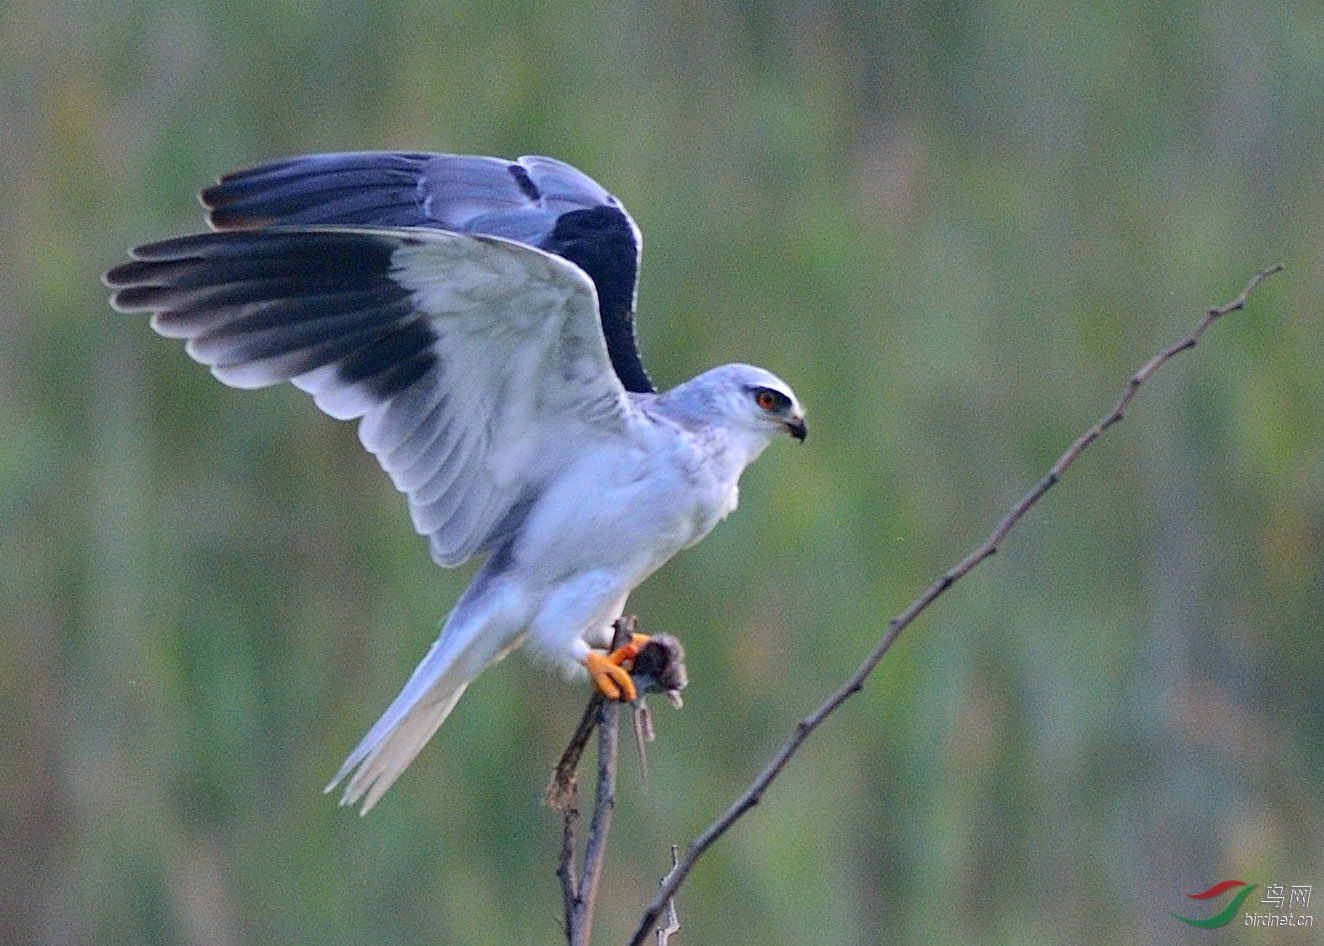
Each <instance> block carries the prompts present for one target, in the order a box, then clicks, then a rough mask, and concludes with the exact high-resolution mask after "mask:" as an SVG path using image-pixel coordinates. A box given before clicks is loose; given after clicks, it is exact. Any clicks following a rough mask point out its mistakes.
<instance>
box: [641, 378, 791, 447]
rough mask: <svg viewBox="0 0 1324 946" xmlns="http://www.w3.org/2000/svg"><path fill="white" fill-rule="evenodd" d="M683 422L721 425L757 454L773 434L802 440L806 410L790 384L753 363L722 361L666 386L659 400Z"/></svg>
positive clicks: (730, 434)
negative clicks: (675, 385) (668, 389)
mask: <svg viewBox="0 0 1324 946" xmlns="http://www.w3.org/2000/svg"><path fill="white" fill-rule="evenodd" d="M660 400H661V401H664V402H666V408H667V412H668V413H669V414H671V415H672V416H674V417H676V418H677V419H678V420H681V421H682V422H688V423H693V424H699V425H703V426H712V427H719V428H721V429H722V430H724V431H725V432H726V434H727V435H728V436H730V437H733V438H735V439H737V440H739V441H740V442H741V443H742V444H743V445H744V446H745V449H746V451H747V452H748V454H749V459H751V460H752V459H753V458H754V457H755V456H757V455H758V454H759V453H761V452H762V451H763V448H764V447H766V446H767V445H768V443H769V442H770V441H771V440H772V438H773V437H775V436H777V435H778V434H781V433H787V434H790V435H791V436H792V437H794V438H795V439H796V440H804V439H805V433H806V427H805V412H804V408H803V407H802V406H801V405H800V401H799V399H798V398H796V396H795V392H794V391H792V390H791V386H790V385H789V384H787V383H786V382H785V381H783V380H782V379H781V378H779V377H777V376H776V375H775V374H773V373H772V372H770V371H765V370H764V369H762V368H756V367H754V366H753V365H740V364H735V365H722V366H721V367H720V368H713V369H712V370H711V371H705V372H704V373H703V374H701V375H699V376H698V377H697V378H693V379H692V380H690V381H687V382H686V383H684V384H682V385H679V386H678V387H675V388H673V389H672V390H670V391H668V392H667V393H666V394H665V395H663V396H662V398H661V399H660Z"/></svg>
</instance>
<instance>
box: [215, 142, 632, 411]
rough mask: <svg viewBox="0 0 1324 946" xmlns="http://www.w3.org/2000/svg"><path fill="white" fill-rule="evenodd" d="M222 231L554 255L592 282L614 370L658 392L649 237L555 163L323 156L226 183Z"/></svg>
mask: <svg viewBox="0 0 1324 946" xmlns="http://www.w3.org/2000/svg"><path fill="white" fill-rule="evenodd" d="M202 202H203V204H204V206H206V208H207V210H208V215H207V222H208V223H209V224H211V226H212V227H214V228H216V229H217V230H234V229H248V228H257V227H267V226H273V225H277V226H289V225H306V224H358V225H362V226H374V227H431V228H437V229H444V230H451V231H454V232H457V233H485V234H489V235H491V236H499V237H504V238H506V239H508V240H514V241H516V242H518V243H524V244H527V245H529V246H534V247H537V248H538V249H541V250H546V251H547V252H548V253H553V254H555V255H556V256H560V257H562V258H564V259H568V260H570V261H571V262H572V263H574V264H575V265H576V266H578V267H579V268H580V269H582V270H583V271H584V272H586V273H588V275H589V278H590V279H592V280H593V283H594V285H595V286H596V287H597V291H598V302H599V306H600V308H601V320H602V333H603V335H604V336H605V338H606V341H607V350H608V352H609V353H610V355H611V363H612V367H613V369H614V370H615V371H616V375H617V377H619V378H620V380H621V384H623V385H624V386H625V388H626V390H628V391H636V392H652V391H653V384H652V382H651V381H650V380H649V378H648V374H647V373H646V372H645V371H644V366H643V363H642V362H641V361H640V358H639V349H638V345H637V342H636V339H635V327H634V311H635V292H636V288H637V284H638V278H639V254H640V247H641V238H640V235H639V229H638V228H637V227H636V226H635V224H634V221H633V220H631V219H630V215H629V214H627V213H626V212H625V208H624V207H622V206H621V205H620V202H619V201H617V200H616V198H614V197H612V196H611V195H610V194H609V193H607V192H606V191H605V190H603V189H602V187H601V186H600V185H599V184H598V183H597V182H596V181H594V180H593V179H592V178H590V177H589V176H588V175H586V174H584V173H583V172H581V171H579V170H576V169H575V168H573V167H571V166H570V165H568V164H565V163H563V162H561V161H557V160H555V159H553V158H543V157H535V156H529V157H522V158H520V159H518V160H516V161H505V160H502V159H499V158H484V157H476V156H472V155H455V154H423V153H415V152H399V151H359V152H348V153H343V154H313V155H306V156H304V157H298V158H290V159H288V160H284V161H276V162H272V163H270V164H262V165H258V166H257V167H254V168H250V169H248V170H245V171H238V172H236V173H234V174H228V175H226V176H225V177H223V178H221V179H220V181H219V182H218V183H217V184H215V185H214V186H212V187H209V188H207V189H206V190H204V191H203V192H202Z"/></svg>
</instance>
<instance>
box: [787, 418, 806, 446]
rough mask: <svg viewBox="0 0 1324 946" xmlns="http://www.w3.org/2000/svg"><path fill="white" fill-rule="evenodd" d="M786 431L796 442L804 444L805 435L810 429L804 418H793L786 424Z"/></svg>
mask: <svg viewBox="0 0 1324 946" xmlns="http://www.w3.org/2000/svg"><path fill="white" fill-rule="evenodd" d="M786 431H787V433H789V434H790V435H791V436H792V437H794V438H795V439H796V440H798V441H800V442H801V443H804V440H805V435H806V434H808V433H809V428H808V427H806V426H805V421H804V418H803V417H792V418H791V419H790V420H788V421H787V422H786Z"/></svg>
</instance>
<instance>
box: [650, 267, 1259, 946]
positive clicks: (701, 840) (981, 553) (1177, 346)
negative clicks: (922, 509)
mask: <svg viewBox="0 0 1324 946" xmlns="http://www.w3.org/2000/svg"><path fill="white" fill-rule="evenodd" d="M1282 269H1283V264H1282V263H1276V264H1274V265H1273V266H1270V267H1268V268H1267V269H1263V270H1261V271H1260V272H1258V273H1256V274H1255V275H1254V276H1253V277H1252V278H1251V280H1250V282H1248V283H1247V284H1246V288H1244V289H1243V290H1241V293H1240V294H1239V295H1238V296H1237V297H1236V298H1235V299H1233V300H1232V301H1231V302H1227V303H1225V304H1223V305H1221V306H1217V307H1215V308H1212V309H1210V310H1209V311H1208V312H1207V313H1206V314H1205V317H1204V318H1203V319H1202V320H1201V322H1200V323H1199V324H1198V325H1197V326H1196V327H1195V329H1194V330H1192V331H1191V332H1190V334H1188V335H1186V336H1185V337H1183V338H1181V339H1180V340H1178V341H1177V342H1175V343H1173V344H1172V345H1169V346H1168V347H1167V348H1165V349H1163V350H1162V351H1160V352H1159V353H1158V354H1157V355H1155V356H1154V357H1153V358H1151V359H1150V360H1149V361H1147V362H1146V363H1145V364H1144V365H1143V366H1142V367H1141V368H1140V369H1139V370H1138V371H1136V373H1135V374H1133V375H1132V376H1131V378H1130V379H1129V380H1128V381H1127V385H1126V388H1125V389H1124V390H1123V392H1122V394H1121V396H1120V397H1118V399H1117V402H1116V404H1114V405H1113V407H1112V410H1110V411H1109V412H1108V413H1107V414H1105V415H1104V416H1103V417H1102V418H1100V419H1099V421H1098V422H1097V423H1095V424H1094V425H1093V426H1092V427H1090V428H1089V429H1088V430H1086V431H1085V432H1084V433H1083V434H1081V435H1080V436H1079V437H1078V438H1076V440H1075V441H1074V442H1072V444H1071V445H1070V446H1069V447H1067V449H1066V450H1065V451H1064V452H1063V453H1062V455H1061V456H1060V457H1059V458H1058V460H1057V462H1056V463H1054V464H1053V465H1052V467H1050V468H1049V470H1048V472H1047V473H1046V474H1045V475H1044V477H1043V479H1041V480H1039V482H1038V483H1036V484H1035V485H1034V486H1033V487H1032V488H1031V489H1030V491H1029V492H1028V493H1026V494H1025V495H1024V496H1023V497H1022V498H1021V499H1020V500H1019V501H1017V502H1016V503H1015V505H1013V506H1012V507H1011V509H1010V510H1008V512H1007V514H1006V515H1005V516H1003V518H1002V520H1001V521H1000V522H998V524H997V525H996V526H995V527H994V528H993V531H992V533H990V535H989V537H988V538H987V539H986V540H985V541H984V542H983V544H981V545H980V546H978V547H977V548H976V549H975V550H974V551H972V552H971V553H970V554H969V555H967V556H966V557H965V558H964V559H962V560H961V561H960V562H959V563H957V564H956V565H955V566H953V567H952V568H951V569H950V570H949V571H947V572H946V573H945V574H944V575H942V577H940V578H939V579H938V580H937V581H935V582H934V583H933V584H932V585H930V586H929V587H928V588H927V589H925V590H924V592H922V593H921V594H920V596H919V597H917V598H916V599H915V600H914V601H912V602H911V603H910V605H909V606H908V607H907V608H906V609H905V610H904V611H902V612H901V613H900V614H898V615H897V616H896V617H894V618H892V620H891V621H890V622H888V625H887V631H886V632H885V633H884V634H883V636H882V639H881V640H879V642H878V643H877V644H876V645H875V646H874V649H873V650H872V651H870V652H869V654H868V656H867V657H865V659H864V662H863V663H861V664H860V666H859V668H858V669H856V671H855V672H854V673H853V674H851V676H850V677H849V678H848V679H847V680H846V682H845V683H843V684H842V685H841V686H840V687H838V688H837V690H836V691H835V692H833V693H832V695H831V696H829V697H828V698H827V699H826V700H825V701H824V702H823V704H822V705H821V706H819V707H818V709H816V710H814V711H813V712H812V713H810V714H809V715H808V716H806V717H805V718H804V719H802V720H800V722H799V723H797V724H796V727H795V730H794V732H792V734H791V736H790V738H788V739H787V740H786V741H785V742H784V743H783V744H782V746H781V748H780V749H778V750H777V753H776V754H775V755H774V756H773V758H772V761H770V762H769V763H768V764H767V766H766V767H765V768H764V769H763V771H762V772H760V773H759V774H758V775H757V776H756V777H755V778H754V780H753V781H752V782H751V783H750V784H749V787H748V788H746V789H745V791H744V792H743V793H741V795H740V796H739V797H738V798H737V799H736V800H735V801H734V802H733V803H732V804H731V807H730V808H728V809H727V810H726V812H724V813H723V814H722V815H721V816H720V817H719V818H717V820H716V821H714V822H713V823H712V824H711V825H709V826H708V827H707V828H706V829H705V830H704V831H703V833H702V834H700V835H699V836H698V837H697V838H695V839H694V841H692V842H691V843H690V846H689V848H688V849H686V851H685V857H684V858H683V859H682V860H681V861H680V863H679V865H677V867H676V868H675V869H673V870H672V872H671V873H670V874H668V875H667V877H666V879H665V880H664V881H663V883H662V886H661V889H660V890H659V891H658V893H657V895H656V896H655V897H654V898H653V900H652V901H651V902H650V903H649V904H648V907H647V908H646V909H645V910H644V914H643V917H642V919H641V920H640V922H639V926H638V928H637V929H636V931H635V934H634V938H633V939H631V940H630V943H629V946H643V943H644V940H645V939H646V938H647V937H648V934H649V931H651V930H652V929H653V928H654V927H655V926H656V924H657V921H658V918H659V917H660V916H661V915H662V913H663V911H664V910H665V909H666V906H667V904H668V903H669V902H670V901H671V899H672V898H673V897H674V896H675V893H676V890H677V889H678V888H679V887H680V885H681V884H682V883H683V882H684V880H685V878H686V876H688V875H689V872H690V870H691V869H693V867H694V864H695V862H696V861H698V859H699V858H700V857H701V856H703V853H704V852H705V851H707V850H708V848H709V847H711V846H712V845H713V843H714V842H715V841H716V840H717V839H718V838H720V837H721V836H722V835H723V834H725V833H726V832H727V830H729V829H730V827H731V826H732V825H733V824H735V823H736V821H738V820H739V819H740V818H741V816H743V815H744V814H745V812H747V811H748V810H749V809H750V808H753V807H754V806H755V805H757V804H758V803H759V800H760V799H761V798H762V797H763V793H764V792H765V791H766V790H767V788H768V786H769V785H770V784H772V781H773V780H774V779H775V778H776V777H777V776H778V775H779V774H780V773H781V771H782V769H783V768H784V767H785V766H786V763H787V762H788V761H789V760H790V758H791V756H793V755H794V754H795V753H796V751H797V750H798V749H799V748H800V745H801V744H802V743H803V742H804V741H805V739H806V738H808V736H809V734H810V733H812V732H813V731H814V730H815V729H817V728H818V727H819V726H820V725H821V724H822V723H823V721H824V720H825V719H827V718H828V716H830V715H832V713H834V712H835V711H836V710H837V709H838V708H839V707H840V706H841V704H842V703H844V702H846V700H847V699H848V698H850V697H851V696H852V695H854V694H855V693H857V692H859V690H860V689H861V688H862V687H863V686H864V681H865V680H866V679H867V678H868V676H869V675H870V674H871V673H873V671H874V668H875V667H877V666H878V662H879V661H881V660H882V659H883V656H884V655H885V654H886V653H887V652H888V651H889V650H890V649H891V648H892V645H893V644H894V643H896V639H897V638H898V637H899V636H900V635H901V632H902V631H903V630H905V629H906V627H907V626H909V625H910V624H911V622H913V621H914V620H915V618H917V617H919V615H920V614H922V613H923V612H924V610H925V609H926V608H928V606H929V605H931V604H932V603H933V602H934V601H936V600H937V599H938V598H939V597H941V596H942V595H943V594H944V593H945V592H946V591H947V589H949V588H951V587H952V585H954V584H956V582H958V581H960V580H961V579H962V578H964V577H965V576H966V575H967V574H969V573H970V571H971V570H972V569H973V568H974V567H975V566H976V565H978V564H979V563H980V562H982V561H984V560H985V559H986V558H989V557H990V556H991V555H993V554H994V553H996V552H997V550H998V547H999V546H1000V545H1001V544H1002V540H1003V539H1005V538H1006V537H1007V535H1008V533H1010V532H1011V530H1012V529H1014V528H1015V527H1016V525H1017V524H1018V523H1019V522H1020V521H1021V519H1022V518H1024V516H1025V514H1026V513H1027V512H1029V511H1030V509H1031V508H1032V507H1033V506H1034V505H1035V504H1036V503H1037V502H1039V500H1040V499H1042V498H1043V497H1044V494H1045V493H1047V492H1048V491H1049V490H1050V489H1052V488H1053V486H1054V485H1055V484H1056V483H1057V482H1058V480H1060V479H1061V478H1062V475H1063V474H1064V473H1065V472H1066V471H1067V469H1068V468H1069V467H1070V466H1071V465H1072V464H1073V463H1075V462H1076V459H1077V458H1078V457H1079V456H1080V455H1081V453H1083V452H1084V451H1085V449H1086V448H1087V447H1089V446H1090V444H1092V443H1094V441H1095V440H1097V439H1099V437H1100V436H1102V434H1103V432H1104V431H1105V430H1107V429H1108V428H1109V427H1112V426H1113V425H1114V424H1116V423H1117V422H1118V421H1120V420H1122V419H1123V418H1124V417H1125V416H1126V409H1127V407H1128V406H1129V405H1130V403H1131V401H1132V400H1133V399H1134V398H1135V396H1136V394H1137V393H1138V392H1139V391H1140V388H1141V387H1142V386H1143V385H1144V383H1145V382H1146V381H1148V380H1149V379H1150V378H1151V377H1152V376H1153V375H1154V373H1155V372H1157V371H1158V370H1159V369H1160V368H1162V367H1163V366H1164V365H1165V364H1167V363H1168V362H1169V361H1171V360H1172V359H1173V358H1174V357H1176V356H1177V355H1179V354H1181V353H1182V352H1184V351H1187V350H1189V349H1192V348H1194V347H1195V346H1196V345H1197V344H1198V343H1199V341H1200V339H1201V337H1202V336H1203V335H1204V333H1205V332H1206V331H1208V330H1209V327H1210V326H1212V325H1213V324H1214V323H1215V322H1217V321H1218V320H1219V319H1221V318H1222V317H1223V316H1225V315H1229V314H1231V313H1233V312H1237V311H1239V310H1241V309H1243V308H1245V306H1246V302H1247V300H1248V299H1249V298H1250V295H1251V293H1252V292H1254V291H1255V289H1256V288H1257V287H1258V286H1259V284H1260V283H1261V282H1263V281H1264V280H1265V279H1267V278H1268V277H1270V276H1272V275H1274V274H1275V273H1278V272H1281V271H1282Z"/></svg>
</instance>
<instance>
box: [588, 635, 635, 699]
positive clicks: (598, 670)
mask: <svg viewBox="0 0 1324 946" xmlns="http://www.w3.org/2000/svg"><path fill="white" fill-rule="evenodd" d="M646 643H648V635H647V634H631V635H630V641H629V643H627V644H624V645H622V646H621V647H618V648H616V649H615V650H613V651H612V652H611V653H610V654H599V653H597V652H596V651H589V653H588V656H586V657H585V658H584V666H585V667H587V668H588V675H589V676H590V677H591V678H592V680H593V688H594V689H595V690H597V691H598V692H599V693H601V694H602V695H603V696H605V697H606V698H607V699H609V700H619V701H620V702H622V703H633V702H634V701H635V697H636V696H637V695H638V694H637V693H636V692H635V689H634V681H633V680H631V679H630V668H631V667H632V666H634V658H635V657H637V656H639V648H640V647H642V646H644V644H646Z"/></svg>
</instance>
